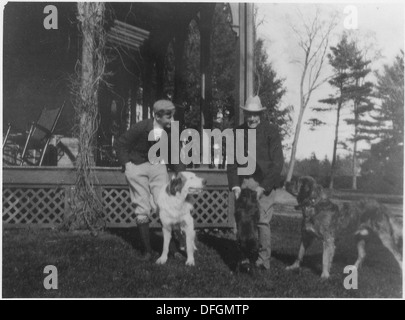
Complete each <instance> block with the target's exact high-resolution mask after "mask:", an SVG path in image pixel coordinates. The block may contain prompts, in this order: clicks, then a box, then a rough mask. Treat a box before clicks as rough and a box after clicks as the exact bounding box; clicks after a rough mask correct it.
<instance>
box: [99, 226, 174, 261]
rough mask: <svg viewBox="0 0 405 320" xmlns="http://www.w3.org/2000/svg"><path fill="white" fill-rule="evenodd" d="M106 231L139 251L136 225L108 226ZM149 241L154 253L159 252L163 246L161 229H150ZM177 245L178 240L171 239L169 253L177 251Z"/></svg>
mask: <svg viewBox="0 0 405 320" xmlns="http://www.w3.org/2000/svg"><path fill="white" fill-rule="evenodd" d="M107 231H108V232H109V233H111V234H113V235H115V236H118V237H120V238H121V239H123V240H124V241H125V242H127V243H128V244H129V245H131V247H132V248H133V249H134V250H136V251H139V252H141V251H142V245H141V241H140V236H139V231H138V228H137V227H130V228H109V229H107ZM150 242H151V247H152V250H153V252H154V253H156V254H161V253H162V248H163V236H162V231H161V230H160V229H150ZM178 247H179V242H176V241H174V240H173V239H172V242H171V245H170V248H169V249H170V251H169V254H170V255H173V254H174V252H179V250H178V249H177V248H178Z"/></svg>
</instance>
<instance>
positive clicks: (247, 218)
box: [235, 189, 260, 273]
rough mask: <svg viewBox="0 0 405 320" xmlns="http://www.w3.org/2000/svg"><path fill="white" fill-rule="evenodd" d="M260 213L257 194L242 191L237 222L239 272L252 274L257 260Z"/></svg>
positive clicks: (236, 216) (238, 201)
mask: <svg viewBox="0 0 405 320" xmlns="http://www.w3.org/2000/svg"><path fill="white" fill-rule="evenodd" d="M259 218H260V213H259V205H258V203H257V194H256V192H255V191H252V190H250V189H242V192H241V194H240V196H239V198H238V200H236V210H235V221H236V230H237V235H236V238H237V242H238V249H239V259H238V265H237V271H241V272H247V273H250V272H252V271H253V265H254V261H256V259H257V255H258V250H259V243H258V230H257V223H258V222H259Z"/></svg>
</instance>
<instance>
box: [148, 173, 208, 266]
mask: <svg viewBox="0 0 405 320" xmlns="http://www.w3.org/2000/svg"><path fill="white" fill-rule="evenodd" d="M204 186H205V180H204V179H202V178H200V177H198V176H197V175H195V174H194V173H192V172H181V173H179V174H178V175H177V176H175V177H173V178H172V180H171V181H170V182H169V183H168V184H167V185H165V186H164V187H163V188H162V189H161V191H160V193H159V196H158V198H157V201H156V202H157V203H156V204H157V206H158V208H159V216H160V221H161V222H162V226H163V228H162V229H163V252H162V255H161V256H160V258H159V259H158V260H157V261H156V263H157V264H165V263H166V261H167V255H168V253H169V244H170V240H171V235H172V227H173V226H174V225H176V224H179V225H180V228H181V230H182V231H184V233H185V234H186V246H187V261H186V265H189V266H194V264H195V263H194V250H196V247H195V244H194V239H195V231H194V221H193V217H192V216H191V210H192V209H193V205H192V203H191V202H190V195H191V194H195V193H199V192H201V191H202V189H203V188H204Z"/></svg>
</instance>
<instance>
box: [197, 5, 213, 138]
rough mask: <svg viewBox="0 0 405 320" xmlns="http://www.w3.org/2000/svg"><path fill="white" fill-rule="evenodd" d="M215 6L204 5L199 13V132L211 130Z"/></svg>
mask: <svg viewBox="0 0 405 320" xmlns="http://www.w3.org/2000/svg"><path fill="white" fill-rule="evenodd" d="M214 11H215V4H210V5H208V4H206V5H204V6H203V7H202V9H201V11H200V25H199V26H200V70H201V103H200V112H201V132H202V130H203V129H204V128H212V110H211V100H212V72H211V59H210V55H211V33H212V32H211V31H212V17H213V15H214Z"/></svg>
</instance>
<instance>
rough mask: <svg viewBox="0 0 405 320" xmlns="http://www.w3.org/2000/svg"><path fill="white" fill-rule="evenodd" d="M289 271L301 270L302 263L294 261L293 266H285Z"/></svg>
mask: <svg viewBox="0 0 405 320" xmlns="http://www.w3.org/2000/svg"><path fill="white" fill-rule="evenodd" d="M285 269H286V270H287V271H294V270H299V269H300V265H299V264H298V263H293V264H292V265H291V266H288V267H286V268H285Z"/></svg>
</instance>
